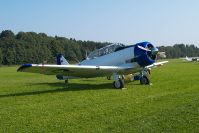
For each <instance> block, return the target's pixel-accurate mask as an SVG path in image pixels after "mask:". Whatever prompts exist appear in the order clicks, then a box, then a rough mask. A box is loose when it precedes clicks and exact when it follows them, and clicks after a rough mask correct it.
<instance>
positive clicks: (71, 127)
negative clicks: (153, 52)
mask: <svg viewBox="0 0 199 133" xmlns="http://www.w3.org/2000/svg"><path fill="white" fill-rule="evenodd" d="M16 69H17V67H0V132H20V133H21V132H86V133H87V132H179V133H182V132H188V133H190V132H192V133H193V132H199V63H194V62H191V63H188V62H183V61H180V60H171V61H170V63H168V64H166V65H164V66H163V67H160V68H156V69H153V70H152V77H151V78H152V79H151V80H152V83H153V85H151V86H141V85H139V82H138V81H137V82H133V83H129V84H126V88H128V89H127V90H117V89H113V88H112V81H108V80H106V78H94V79H78V80H71V81H69V82H70V84H69V85H68V86H66V85H65V84H64V83H63V82H62V81H58V80H56V79H55V77H54V76H45V75H39V74H29V73H19V72H16Z"/></svg>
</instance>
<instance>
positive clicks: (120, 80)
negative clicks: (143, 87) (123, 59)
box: [113, 79, 124, 89]
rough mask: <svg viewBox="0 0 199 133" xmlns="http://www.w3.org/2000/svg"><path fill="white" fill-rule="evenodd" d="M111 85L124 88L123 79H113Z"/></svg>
mask: <svg viewBox="0 0 199 133" xmlns="http://www.w3.org/2000/svg"><path fill="white" fill-rule="evenodd" d="M113 87H114V88H116V89H121V88H124V80H122V79H119V80H117V81H114V82H113Z"/></svg>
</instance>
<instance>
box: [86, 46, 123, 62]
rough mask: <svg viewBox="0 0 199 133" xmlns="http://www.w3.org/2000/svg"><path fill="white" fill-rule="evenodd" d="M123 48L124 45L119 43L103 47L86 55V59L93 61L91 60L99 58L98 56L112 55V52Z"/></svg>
mask: <svg viewBox="0 0 199 133" xmlns="http://www.w3.org/2000/svg"><path fill="white" fill-rule="evenodd" d="M123 47H125V45H124V44H120V43H115V44H110V45H108V46H105V47H103V48H100V49H97V50H95V51H93V52H91V53H90V54H89V55H88V58H89V59H93V58H97V57H100V56H103V55H106V54H110V53H113V52H114V51H117V50H118V49H121V48H123Z"/></svg>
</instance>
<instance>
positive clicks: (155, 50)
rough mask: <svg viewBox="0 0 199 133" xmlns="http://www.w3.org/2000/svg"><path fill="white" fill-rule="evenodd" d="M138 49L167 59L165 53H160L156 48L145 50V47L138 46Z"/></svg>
mask: <svg viewBox="0 0 199 133" xmlns="http://www.w3.org/2000/svg"><path fill="white" fill-rule="evenodd" d="M138 48H140V49H142V50H145V51H147V52H151V54H152V55H158V56H160V57H161V58H166V55H165V52H159V50H158V48H156V47H153V48H151V49H149V48H144V47H142V46H140V45H138Z"/></svg>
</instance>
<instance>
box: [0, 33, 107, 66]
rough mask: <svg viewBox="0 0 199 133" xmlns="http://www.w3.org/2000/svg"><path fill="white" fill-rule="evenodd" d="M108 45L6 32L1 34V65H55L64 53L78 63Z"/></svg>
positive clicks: (42, 34) (43, 35)
mask: <svg viewBox="0 0 199 133" xmlns="http://www.w3.org/2000/svg"><path fill="white" fill-rule="evenodd" d="M107 44H108V43H99V42H92V41H76V40H75V39H67V38H64V37H57V36H55V37H50V36H47V35H46V34H44V33H39V34H37V33H35V32H19V33H18V34H16V35H15V34H14V33H13V32H12V31H9V30H5V31H2V33H1V34H0V64H4V65H11V64H23V63H43V62H46V63H55V57H56V55H57V54H58V53H62V54H63V55H64V56H65V57H66V58H67V59H68V60H69V61H73V62H77V61H79V60H82V59H83V58H85V57H86V53H89V52H91V51H93V50H94V49H97V48H100V47H103V46H105V45H107Z"/></svg>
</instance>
